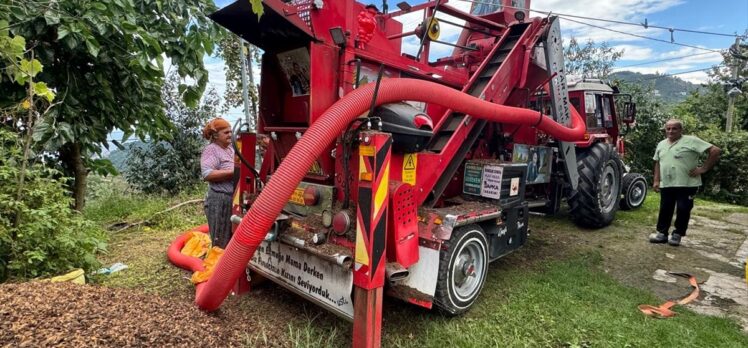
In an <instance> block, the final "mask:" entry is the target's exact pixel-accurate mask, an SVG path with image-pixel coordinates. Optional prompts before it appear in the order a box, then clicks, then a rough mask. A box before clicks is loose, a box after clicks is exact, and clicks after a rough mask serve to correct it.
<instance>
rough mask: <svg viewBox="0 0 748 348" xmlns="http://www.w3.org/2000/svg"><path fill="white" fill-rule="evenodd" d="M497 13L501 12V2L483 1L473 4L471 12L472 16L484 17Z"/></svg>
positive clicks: (494, 0)
mask: <svg viewBox="0 0 748 348" xmlns="http://www.w3.org/2000/svg"><path fill="white" fill-rule="evenodd" d="M497 11H501V0H483V1H481V2H475V3H473V9H472V10H470V14H472V15H474V16H482V15H487V14H489V13H494V12H497Z"/></svg>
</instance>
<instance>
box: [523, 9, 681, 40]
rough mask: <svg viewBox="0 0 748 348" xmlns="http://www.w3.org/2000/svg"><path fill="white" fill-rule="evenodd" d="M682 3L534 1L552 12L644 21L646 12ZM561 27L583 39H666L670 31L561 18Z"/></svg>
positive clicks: (655, 11)
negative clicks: (646, 37) (643, 37)
mask: <svg viewBox="0 0 748 348" xmlns="http://www.w3.org/2000/svg"><path fill="white" fill-rule="evenodd" d="M682 3H683V1H682V0H618V1H599V0H534V1H533V2H532V8H533V9H536V10H540V11H552V12H554V13H559V14H569V15H575V16H583V17H590V18H600V19H609V20H616V21H624V22H633V23H643V22H644V19H645V18H646V16H647V15H649V14H653V13H657V12H661V11H664V10H667V9H671V8H673V7H676V6H678V5H680V4H682ZM536 14H537V13H536ZM574 21H577V22H582V23H589V24H592V25H596V26H598V27H604V28H609V29H612V30H616V31H619V32H620V33H616V32H612V31H609V30H605V29H600V28H594V27H592V26H588V25H585V24H580V23H576V22H574ZM649 24H652V25H656V24H658V23H654V22H652V23H649ZM561 28H562V30H563V31H564V36H567V37H568V36H574V37H576V38H577V39H580V40H583V41H586V40H588V39H592V40H594V41H596V42H601V41H609V42H617V41H621V42H626V41H638V40H644V39H641V38H637V37H634V36H631V35H629V34H635V35H640V36H649V37H659V38H663V39H664V36H663V35H665V36H666V35H667V31H663V30H657V29H645V28H644V27H643V26H639V27H637V26H631V25H625V24H612V23H608V22H602V21H594V20H589V19H582V18H571V19H567V20H562V22H561ZM668 39H669V38H668Z"/></svg>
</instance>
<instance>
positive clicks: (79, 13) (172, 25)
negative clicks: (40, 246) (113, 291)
mask: <svg viewBox="0 0 748 348" xmlns="http://www.w3.org/2000/svg"><path fill="white" fill-rule="evenodd" d="M10 3H11V4H10V5H9V6H7V7H6V8H4V9H3V11H0V21H5V22H6V23H8V25H7V26H6V27H7V30H8V31H9V32H10V33H11V34H12V35H13V36H23V37H25V38H26V41H27V46H28V47H31V48H32V49H33V51H34V55H35V57H37V59H38V61H39V63H40V64H41V65H42V66H44V70H43V71H36V70H37V69H36V66H35V65H34V64H33V63H32V64H31V65H29V66H28V67H27V68H28V70H29V71H32V72H35V73H36V77H35V78H34V81H35V82H40V83H46V86H48V88H47V90H48V89H49V88H54V89H55V90H56V91H57V94H58V96H59V97H58V98H59V102H61V104H60V105H59V106H57V107H55V108H54V110H52V111H51V112H50V117H47V118H45V119H44V120H43V121H42V122H41V124H39V126H38V132H39V133H40V134H39V135H38V136H37V139H38V140H39V141H40V142H41V143H42V145H44V147H45V148H46V150H48V151H52V152H57V154H58V156H57V157H58V158H59V159H60V160H62V162H63V163H64V165H63V168H62V169H64V170H65V171H66V172H67V173H68V175H71V176H73V177H74V178H75V185H74V188H75V191H76V197H77V198H81V197H82V196H83V195H82V194H80V193H81V192H79V191H80V190H83V189H85V175H86V173H87V172H88V171H89V170H95V171H96V170H104V171H108V170H109V169H107V168H111V166H107V164H106V163H104V162H105V161H100V160H99V161H97V160H95V157H96V155H97V154H98V153H100V152H101V148H102V146H103V147H107V148H108V146H109V141H108V139H107V136H108V135H109V134H110V132H111V131H113V130H115V129H120V130H122V131H123V132H124V137H123V138H124V139H122V140H126V139H128V138H130V137H132V136H137V137H139V138H141V139H146V138H150V139H154V140H159V139H169V138H170V137H171V136H172V132H173V130H174V127H173V126H172V124H171V122H170V120H169V119H168V117H166V115H165V113H164V110H163V108H164V105H163V102H162V101H161V98H160V94H161V93H160V91H161V87H162V86H163V84H164V70H170V71H176V73H177V74H178V76H179V77H180V78H181V83H180V86H179V92H180V94H181V96H182V98H183V99H184V101H185V102H186V103H187V104H188V105H189V106H191V107H194V106H196V105H197V104H198V102H199V100H200V98H201V96H202V94H203V92H204V90H205V87H206V85H207V82H208V72H207V70H206V69H205V66H204V64H203V57H204V56H205V55H211V54H213V53H214V49H215V43H216V42H217V41H219V40H221V38H222V37H223V36H224V35H225V32H224V31H223V30H222V29H220V28H219V27H218V26H216V25H215V24H214V23H213V22H212V21H211V20H210V19H209V18H208V17H207V15H208V14H210V13H212V12H214V11H215V10H216V7H215V4H214V3H213V1H212V0H99V1H80V0H55V1H51V0H36V1H11V2H10ZM0 28H2V26H0ZM24 92H25V91H24V90H23V88H20V86H18V85H17V84H11V83H10V81H5V80H3V81H2V83H0V105H3V104H6V102H7V101H8V100H19V97H21V96H22V95H24V94H25V93H24ZM38 92H39V93H44V92H45V90H44V87H39V89H38ZM79 203H81V202H78V201H76V206H82V204H79Z"/></svg>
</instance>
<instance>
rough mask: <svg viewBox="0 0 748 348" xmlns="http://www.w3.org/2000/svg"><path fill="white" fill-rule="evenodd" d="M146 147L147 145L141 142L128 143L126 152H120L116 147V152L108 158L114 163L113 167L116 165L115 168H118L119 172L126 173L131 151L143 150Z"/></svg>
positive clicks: (110, 153) (111, 153)
mask: <svg viewBox="0 0 748 348" xmlns="http://www.w3.org/2000/svg"><path fill="white" fill-rule="evenodd" d="M146 145H147V144H146V143H143V142H141V141H134V142H131V143H127V144H125V145H124V147H125V149H124V150H120V149H118V148H116V147H115V148H114V150H112V151H111V152H109V156H107V158H109V160H110V161H112V165H114V168H117V171H118V172H120V173H124V172H125V171H127V156H129V155H130V150H131V149H133V148H136V147H140V148H142V147H145V146H146Z"/></svg>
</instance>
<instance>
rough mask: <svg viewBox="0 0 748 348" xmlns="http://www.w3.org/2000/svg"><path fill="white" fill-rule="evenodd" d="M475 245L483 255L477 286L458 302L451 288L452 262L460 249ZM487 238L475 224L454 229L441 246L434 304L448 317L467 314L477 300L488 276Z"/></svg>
mask: <svg viewBox="0 0 748 348" xmlns="http://www.w3.org/2000/svg"><path fill="white" fill-rule="evenodd" d="M472 243H477V245H478V246H479V250H481V251H482V253H483V264H482V267H481V269H482V273H481V274H479V275H478V277H479V278H478V281H479V283H478V285H477V287H476V289H475V290H473V293H472V294H470V296H469V297H468V298H467V299H466V300H460V299H459V298H457V295H456V294H455V289H454V288H453V286H452V274H451V272H450V270H451V269H452V268H453V265H454V262H455V261H456V260H457V256H458V255H459V253H460V252H461V251H462V249H463V248H464V247H465V246H466V245H469V244H472ZM488 257H489V255H488V237H487V236H486V233H485V232H483V229H482V228H480V226H478V225H476V224H471V225H466V226H462V227H458V228H456V229H455V230H454V231H453V232H452V236H451V238H450V239H449V240H448V241H445V242H444V244H443V245H442V250H441V252H440V253H439V275H438V279H437V283H436V293H435V294H434V303H435V304H436V306H437V307H438V308H439V310H440V311H441V312H442V313H444V314H446V315H448V316H457V315H461V314H463V313H465V312H467V311H468V310H469V309H470V307H472V305H473V304H474V303H475V300H476V299H478V296H479V295H480V292H481V290H482V289H483V286H484V285H485V283H486V275H487V274H488Z"/></svg>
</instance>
